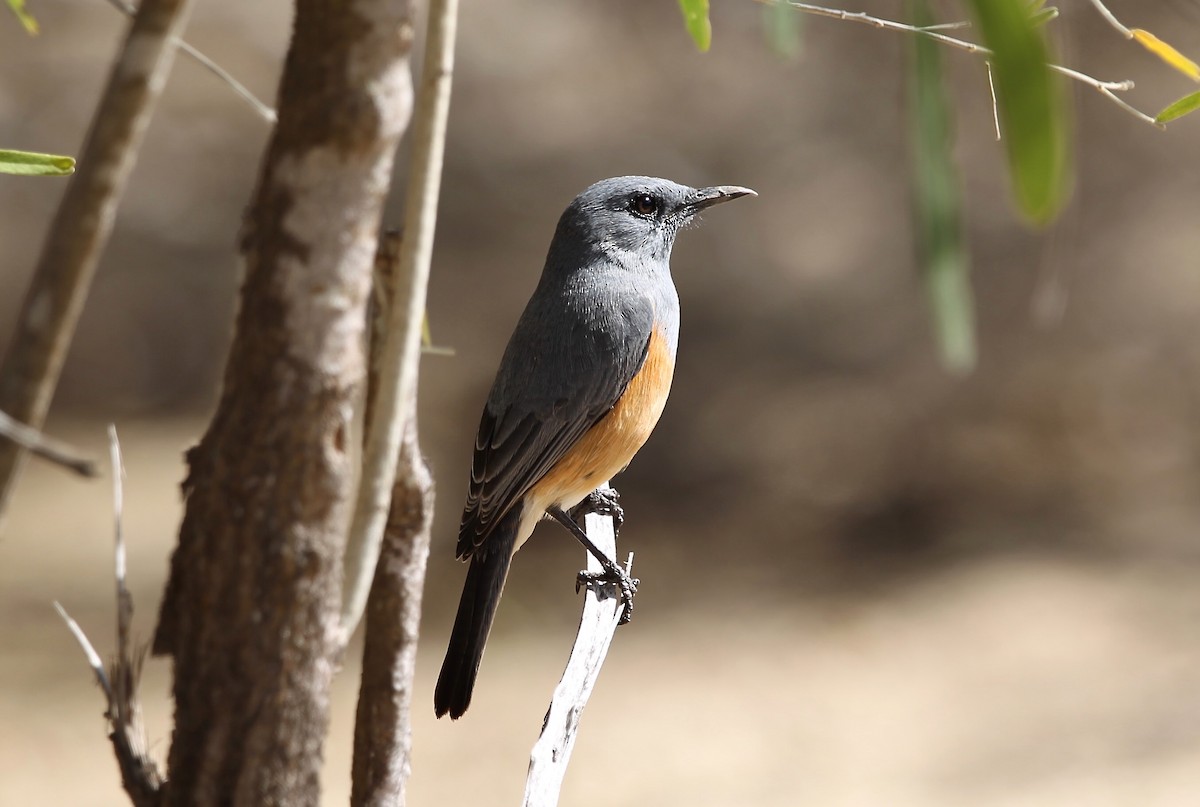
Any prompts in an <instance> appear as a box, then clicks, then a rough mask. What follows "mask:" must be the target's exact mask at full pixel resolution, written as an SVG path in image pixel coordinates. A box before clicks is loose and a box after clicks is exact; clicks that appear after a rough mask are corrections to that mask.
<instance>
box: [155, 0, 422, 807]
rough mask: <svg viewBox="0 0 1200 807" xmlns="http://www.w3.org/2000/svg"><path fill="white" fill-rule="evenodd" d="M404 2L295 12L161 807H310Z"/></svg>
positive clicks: (394, 137) (403, 80) (211, 445)
mask: <svg viewBox="0 0 1200 807" xmlns="http://www.w3.org/2000/svg"><path fill="white" fill-rule="evenodd" d="M412 12H413V9H412V4H411V2H406V1H405V0H360V2H358V3H355V4H352V5H346V4H343V3H340V2H334V0H297V2H296V20H295V28H294V32H293V38H292V43H291V48H290V50H289V53H288V58H287V63H286V65H285V69H284V75H283V79H282V83H281V86H280V92H279V102H278V112H279V123H278V126H277V128H276V130H275V132H274V135H273V137H272V138H271V141H270V143H269V145H268V147H267V152H266V155H265V157H264V159H263V165H262V169H261V175H260V178H259V182H258V187H257V189H256V191H255V195H254V198H253V200H252V202H251V205H250V209H249V213H248V217H247V221H246V225H245V228H246V229H245V233H244V235H243V240H242V257H243V259H244V262H245V272H246V278H245V283H244V285H243V288H242V297H241V310H240V312H239V315H238V318H237V328H236V334H235V337H234V341H233V345H232V347H231V351H230V356H229V360H228V364H227V367H226V370H225V378H224V389H223V391H222V394H221V399H220V402H219V404H218V407H217V411H216V414H215V415H214V418H213V421H212V423H211V424H210V426H209V428H208V431H207V432H206V433H205V435H204V437H203V438H202V440H201V442H200V444H199V445H198V446H197V447H195V448H193V449H192V450H191V451H190V452H189V453H188V464H189V473H188V477H187V479H186V481H185V482H184V494H185V496H186V500H187V501H186V511H185V514H184V519H183V524H182V526H181V528H180V535H179V546H178V547H177V549H176V551H175V554H174V556H173V558H172V562H171V576H170V580H169V582H168V585H167V592H166V595H165V598H164V601H163V606H162V613H161V616H160V622H159V626H158V631H157V633H156V636H155V639H154V651H155V652H156V653H160V654H169V655H171V656H173V657H174V673H175V681H174V696H175V730H174V735H173V737H172V742H171V750H170V755H169V759H168V772H167V784H166V793H165V800H164V801H165V803H167V804H246V805H251V804H252V805H260V804H268V805H274V804H282V805H316V804H318V802H319V797H320V790H319V780H318V775H319V771H320V767H321V761H322V752H323V744H324V738H325V734H326V730H327V728H328V716H329V686H330V681H331V678H332V676H333V672H334V668H335V665H336V663H337V658H336V657H337V655H338V652H339V650H340V647H339V614H340V609H339V605H340V594H341V571H342V551H343V542H344V532H345V529H346V522H347V516H348V512H347V510H348V507H347V506H348V504H349V501H350V498H349V497H350V494H351V492H352V481H353V468H352V463H351V459H352V456H351V454H350V453H349V448H350V446H349V443H350V434H349V432H350V420H351V413H352V410H353V406H354V403H355V401H356V399H357V397H358V395H359V392H360V387H361V385H362V382H363V378H364V372H365V361H364V356H363V329H364V327H365V313H366V299H367V295H368V293H369V289H370V285H371V259H372V256H373V254H374V249H375V236H376V233H377V231H378V225H379V217H380V210H381V207H382V204H383V201H384V197H385V195H386V193H387V190H388V184H389V181H390V178H391V172H392V163H393V156H394V152H395V149H396V146H397V144H398V142H399V139H400V136H401V134H402V133H403V131H404V128H405V127H406V126H407V123H408V118H409V114H410V111H411V105H412V88H411V78H410V73H409V69H408V62H407V60H408V54H409V50H410V47H411V43H412V31H413V28H412Z"/></svg>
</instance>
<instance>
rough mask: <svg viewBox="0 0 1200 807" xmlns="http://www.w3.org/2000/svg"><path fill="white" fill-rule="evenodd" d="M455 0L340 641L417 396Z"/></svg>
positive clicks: (365, 587)
mask: <svg viewBox="0 0 1200 807" xmlns="http://www.w3.org/2000/svg"><path fill="white" fill-rule="evenodd" d="M457 24H458V0H432V1H431V2H430V4H429V23H428V25H429V28H428V31H427V33H426V44H425V64H424V69H423V71H422V77H421V89H420V92H419V94H418V96H417V109H416V115H415V117H414V120H413V126H412V143H413V146H412V162H411V168H410V173H409V181H408V188H407V192H406V195H405V209H404V243H403V245H402V247H401V253H400V270H399V272H398V273H397V277H396V296H395V306H394V307H393V309H392V312H391V317H390V320H391V322H390V324H389V326H388V332H387V339H386V341H385V342H384V345H383V354H382V358H381V361H382V375H381V377H380V383H379V391H378V398H377V405H376V407H375V411H374V413H373V414H372V417H371V422H370V423H369V424H368V427H367V431H368V432H369V433H370V434H371V441H370V442H369V443H368V444H366V445H365V446H364V447H363V472H362V476H361V480H360V482H359V485H358V496H357V499H356V501H355V504H354V517H353V519H352V521H351V526H350V534H349V536H348V538H347V542H346V557H345V567H344V568H345V583H344V585H343V589H342V592H343V594H342V619H341V626H342V642H343V646H344V645H345V643H346V642H347V641H348V640H349V638H350V635H351V634H353V633H354V629H355V627H356V626H357V625H358V622H359V620H360V619H361V618H362V613H363V608H364V607H365V606H366V602H367V594H368V592H369V591H370V587H371V580H372V579H373V578H374V576H375V564H376V563H377V562H378V561H379V548H380V545H381V543H382V541H383V529H384V525H385V523H386V521H387V513H388V503H389V501H390V499H391V495H392V485H393V482H394V480H395V476H396V463H397V458H398V456H399V453H400V452H399V449H400V442H401V439H402V437H403V435H404V432H405V429H406V428H407V421H408V420H409V418H410V417H411V416H412V411H411V410H412V407H410V406H409V402H410V401H415V400H416V385H417V363H418V362H419V361H420V355H421V336H422V333H421V332H422V323H423V321H424V315H425V294H426V286H427V285H428V283H429V264H430V262H431V259H432V257H433V235H434V227H435V225H436V223H437V206H438V194H439V191H440V189H441V180H442V155H443V153H444V151H445V145H446V119H447V117H448V114H449V110H450V89H451V77H452V76H453V72H454V40H455V32H456V28H457Z"/></svg>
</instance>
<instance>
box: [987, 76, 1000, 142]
mask: <svg viewBox="0 0 1200 807" xmlns="http://www.w3.org/2000/svg"><path fill="white" fill-rule="evenodd" d="M984 64H985V65H987V76H988V91H989V92H990V93H991V94H992V121H993V122H994V123H995V124H996V140H1000V139H1001V134H1000V102H999V101H998V100H997V99H996V79H995V78H994V77H993V76H992V63H991V62H984Z"/></svg>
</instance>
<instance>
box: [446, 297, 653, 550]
mask: <svg viewBox="0 0 1200 807" xmlns="http://www.w3.org/2000/svg"><path fill="white" fill-rule="evenodd" d="M559 313H560V314H562V313H563V312H562V310H561V309H560V311H559ZM539 319H540V318H539V317H537V316H531V312H530V311H526V315H525V316H523V317H522V320H521V322H520V324H518V326H517V331H516V332H515V333H514V334H513V338H512V340H511V341H510V342H509V346H508V349H507V350H506V351H505V354H504V360H503V362H502V363H501V367H500V371H499V372H498V373H497V376H496V383H495V385H494V386H493V388H492V393H491V395H490V396H489V398H488V403H487V405H486V406H485V407H484V410H483V417H482V419H481V421H480V423H479V432H478V434H477V435H476V437H475V454H474V457H473V458H472V461H471V482H470V486H469V488H468V491H467V504H466V507H465V508H464V510H463V517H462V523H461V525H460V527H459V534H458V552H457V554H458V556H459V557H460V558H468V557H470V556H471V555H472V554H473V553H474V552H475V550H476V549H478V548H479V547H480V546H482V545H483V544H484V542H485V541H486V540H487V538H488V536H489V535H490V534H491V531H492V529H493V528H494V526H495V525H496V524H497V523H498V522H499V521H500V519H501V518H503V517H504V515H505V514H506V513H507V512H508V511H509V510H510V509H511V508H512V507H513V505H515V504H516V503H517V502H519V501H520V500H521V497H522V496H524V495H525V494H526V493H527V492H528V491H529V489H530V488H531V487H533V486H534V485H535V484H537V482H538V481H539V480H540V479H541V478H542V477H543V476H544V475H545V474H546V473H547V472H548V471H549V470H550V469H551V468H553V467H554V465H555V463H557V462H558V461H559V460H560V459H562V457H563V456H564V455H565V454H566V453H567V451H569V450H570V448H571V447H572V446H573V445H575V443H576V442H577V441H578V440H579V438H580V437H582V436H583V434H584V433H585V432H587V430H588V429H590V428H591V427H592V426H593V425H595V424H596V422H597V421H598V420H600V418H602V417H604V415H605V414H606V413H607V412H608V411H609V410H610V409H612V408H613V406H614V405H615V404H616V403H617V401H619V400H620V398H621V395H622V394H623V393H624V391H625V388H626V387H627V386H628V385H629V382H630V381H631V380H632V379H633V377H634V376H635V375H637V373H638V371H639V370H640V369H641V367H642V364H643V363H644V362H645V360H646V353H647V351H648V349H649V345H650V335H651V331H652V329H653V326H654V321H653V320H654V317H653V307H652V306H651V305H650V304H649V302H648V301H646V305H644V306H643V305H638V306H637V307H636V309H635V310H628V311H623V312H622V313H621V315H620V316H619V317H616V318H611V319H607V320H605V325H606V327H603V328H601V327H596V325H595V323H589V322H587V321H584V320H582V319H581V320H577V321H574V322H572V323H571V327H569V328H561V327H560V328H558V329H557V330H556V329H553V328H546V327H544V322H539V321H538V320H539ZM614 319H615V320H616V321H618V323H619V324H617V325H615V326H614ZM558 322H559V324H560V325H561V324H562V320H561V319H560V320H559V321H558ZM614 330H615V332H614Z"/></svg>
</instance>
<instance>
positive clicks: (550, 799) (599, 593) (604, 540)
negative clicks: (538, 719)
mask: <svg viewBox="0 0 1200 807" xmlns="http://www.w3.org/2000/svg"><path fill="white" fill-rule="evenodd" d="M601 487H603V488H607V487H608V484H607V483H605V484H604V485H602V486H601ZM583 526H584V529H585V530H586V531H587V534H588V537H589V538H591V540H592V543H594V544H595V545H596V547H597V548H598V549H599V550H600V551H601V552H604V553H605V554H606V555H608V557H610V558H615V557H616V554H617V543H616V536H615V534H614V532H613V521H612V518H610V517H609V516H600V515H596V514H591V515H588V516H587V517H586V518H585V520H584V525H583ZM587 562H588V571H591V572H600V571H602V569H601V566H600V564H599V562H598V561H597V560H596V559H595V558H594V557H592V555H591V553H590V552H589V553H587ZM632 568H633V553H630V555H629V559H628V561H627V562H626V564H625V571H626V572H629V571H631V570H632ZM622 610H623V606H622V602H621V596H620V594H619V593H617V592H616V591H615V586H612V585H611V584H606V583H604V584H596V583H589V584H588V587H587V593H586V594H585V596H584V601H583V613H582V614H581V616H580V618H579V631H578V632H577V633H576V635H575V644H574V646H572V648H571V655H570V657H569V658H568V659H567V667H566V669H565V670H564V671H563V675H562V679H561V680H560V681H559V682H558V686H557V687H555V688H554V696H553V698H552V699H551V701H550V709H549V710H548V711H547V712H546V719H545V722H543V724H542V733H541V735H540V736H539V737H538V740H537V742H536V743H535V744H534V746H533V750H532V752H531V753H530V755H529V774H528V777H527V778H526V780H525V800H524V802H523V806H524V807H554V805H556V804H557V803H558V796H559V792H560V791H561V790H562V782H563V777H564V776H565V775H566V773H567V765H568V764H569V763H570V761H571V751H572V749H573V748H574V747H575V737H576V735H577V734H578V732H579V720H580V716H581V715H582V713H583V710H584V707H585V706H587V702H588V699H589V698H590V697H591V694H592V688H593V687H594V686H595V684H596V679H597V678H599V676H600V668H601V666H602V665H603V664H604V658H605V656H606V655H607V654H608V648H609V646H610V645H611V644H612V640H613V634H614V633H615V632H616V630H617V626H618V624H619V623H620V621H621V612H622Z"/></svg>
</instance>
